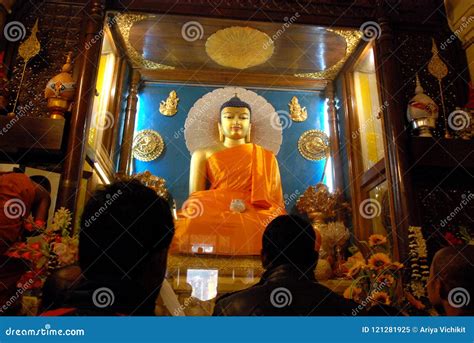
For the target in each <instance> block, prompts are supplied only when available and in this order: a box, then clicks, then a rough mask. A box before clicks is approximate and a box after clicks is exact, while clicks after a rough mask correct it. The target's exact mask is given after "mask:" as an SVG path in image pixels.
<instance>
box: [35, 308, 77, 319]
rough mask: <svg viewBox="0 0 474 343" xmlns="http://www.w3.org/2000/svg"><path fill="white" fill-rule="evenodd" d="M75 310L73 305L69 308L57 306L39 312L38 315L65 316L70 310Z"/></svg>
mask: <svg viewBox="0 0 474 343" xmlns="http://www.w3.org/2000/svg"><path fill="white" fill-rule="evenodd" d="M74 311H76V308H75V307H69V308H58V309H56V310H51V311H46V312H43V313H41V314H40V317H57V316H65V315H67V314H70V313H72V312H74Z"/></svg>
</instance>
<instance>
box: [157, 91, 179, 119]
mask: <svg viewBox="0 0 474 343" xmlns="http://www.w3.org/2000/svg"><path fill="white" fill-rule="evenodd" d="M178 101H179V98H178V96H177V95H176V91H174V90H173V91H171V92H170V94H169V96H168V98H166V100H163V101H161V103H160V113H161V114H162V115H164V116H167V117H172V116H174V115H175V114H176V113H177V112H178Z"/></svg>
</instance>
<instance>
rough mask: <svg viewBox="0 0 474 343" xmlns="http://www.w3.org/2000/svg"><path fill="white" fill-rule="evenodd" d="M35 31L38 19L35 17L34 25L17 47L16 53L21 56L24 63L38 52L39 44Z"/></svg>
mask: <svg viewBox="0 0 474 343" xmlns="http://www.w3.org/2000/svg"><path fill="white" fill-rule="evenodd" d="M37 33H38V19H36V22H35V25H34V26H33V28H32V29H31V35H30V36H29V37H28V38H27V39H26V40H25V41H24V42H23V43H21V44H20V46H19V47H18V55H20V56H21V58H23V60H24V61H25V64H27V63H28V61H29V60H30V59H31V58H33V57H34V56H36V55H37V54H38V53H39V52H40V49H41V45H40V42H39V40H38V37H36V34H37Z"/></svg>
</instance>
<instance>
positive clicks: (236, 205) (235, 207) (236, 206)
mask: <svg viewBox="0 0 474 343" xmlns="http://www.w3.org/2000/svg"><path fill="white" fill-rule="evenodd" d="M230 210H231V211H232V212H238V213H240V212H244V211H245V202H244V201H243V200H242V199H232V201H231V202H230Z"/></svg>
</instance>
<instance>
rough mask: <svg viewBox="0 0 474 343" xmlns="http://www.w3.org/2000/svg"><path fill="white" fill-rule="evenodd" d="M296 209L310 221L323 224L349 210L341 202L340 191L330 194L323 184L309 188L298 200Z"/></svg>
mask: <svg viewBox="0 0 474 343" xmlns="http://www.w3.org/2000/svg"><path fill="white" fill-rule="evenodd" d="M296 209H297V210H298V211H299V212H300V213H305V214H307V215H308V217H309V218H310V219H311V220H312V221H316V222H319V223H324V222H325V221H326V220H328V219H335V218H337V217H341V216H343V215H344V214H345V213H346V211H348V210H349V204H348V203H346V202H344V201H343V199H342V192H341V190H340V189H336V190H335V191H334V192H333V193H331V192H329V189H328V187H327V186H326V185H325V184H323V183H318V184H316V185H315V186H309V187H308V188H307V189H306V190H305V192H304V193H303V195H302V196H300V197H299V198H298V200H297V201H296Z"/></svg>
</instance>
